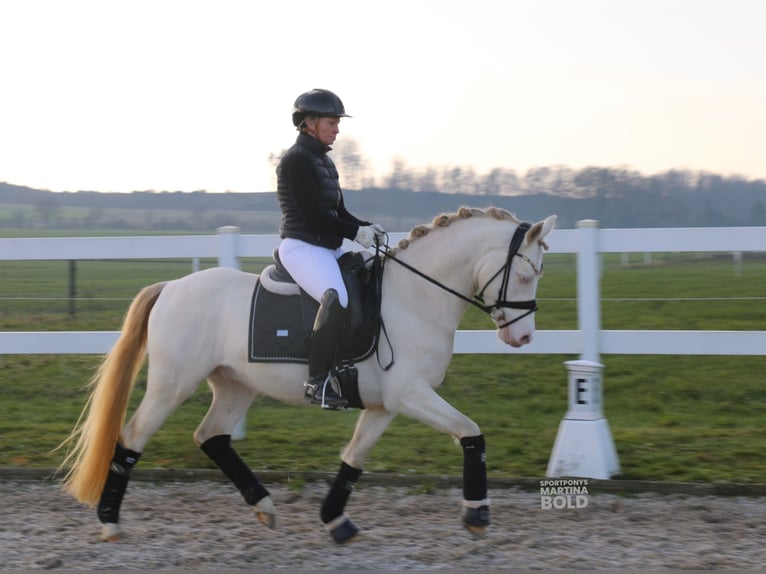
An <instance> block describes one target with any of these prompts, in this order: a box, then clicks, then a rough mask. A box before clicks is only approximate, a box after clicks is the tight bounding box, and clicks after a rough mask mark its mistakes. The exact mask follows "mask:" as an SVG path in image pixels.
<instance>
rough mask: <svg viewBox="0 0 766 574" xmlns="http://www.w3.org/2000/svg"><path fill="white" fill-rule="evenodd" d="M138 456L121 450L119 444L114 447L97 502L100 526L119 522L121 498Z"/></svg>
mask: <svg viewBox="0 0 766 574" xmlns="http://www.w3.org/2000/svg"><path fill="white" fill-rule="evenodd" d="M140 456H141V453H140V452H135V451H133V450H130V449H127V448H123V446H122V445H121V444H120V443H119V442H118V443H117V444H116V445H115V447H114V456H113V457H112V464H111V465H109V474H108V475H107V477H106V483H105V484H104V489H103V490H102V491H101V499H100V500H99V501H98V510H97V512H98V519H99V520H100V521H101V523H102V524H117V523H118V522H119V521H120V506H121V505H122V498H123V496H125V491H126V490H127V488H128V481H129V480H130V473H131V471H132V470H133V467H134V466H135V464H136V463H137V462H138V459H139V457H140Z"/></svg>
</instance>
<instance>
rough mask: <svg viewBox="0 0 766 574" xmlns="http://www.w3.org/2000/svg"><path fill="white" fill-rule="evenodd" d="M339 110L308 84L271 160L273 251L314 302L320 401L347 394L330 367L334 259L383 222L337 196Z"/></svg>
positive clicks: (343, 305) (310, 388)
mask: <svg viewBox="0 0 766 574" xmlns="http://www.w3.org/2000/svg"><path fill="white" fill-rule="evenodd" d="M347 117H351V116H348V115H346V110H345V108H344V107H343V102H341V100H340V98H339V97H338V96H337V95H335V94H334V93H332V92H331V91H329V90H311V91H308V92H305V93H303V94H301V95H300V96H298V98H297V99H296V100H295V103H294V105H293V125H294V126H295V127H296V129H297V130H298V131H299V132H300V133H299V134H298V137H297V139H296V141H295V144H293V146H292V147H291V148H290V149H288V150H287V151H286V152H285V154H284V155H283V156H282V159H281V160H280V162H279V165H278V166H277V198H278V199H279V206H280V209H281V211H282V222H281V225H280V228H279V235H280V237H281V238H282V241H281V242H280V244H279V258H280V259H281V261H282V264H283V265H284V267H285V268H286V269H287V271H288V272H289V273H290V275H292V277H293V279H294V280H295V282H296V283H298V285H300V287H301V288H302V289H303V290H304V291H306V292H307V293H308V294H309V295H310V296H311V297H313V298H314V299H316V300H317V301H318V302H319V303H320V307H319V311H318V312H317V315H316V319H315V321H314V327H313V331H312V333H311V342H310V346H309V378H308V380H307V381H306V382H305V383H304V387H305V389H306V393H305V396H306V400H307V401H309V402H311V403H313V404H320V405H322V407H323V408H329V409H337V408H343V407H345V406H346V405H347V404H348V401H346V399H344V398H343V397H341V396H339V395H338V393H337V392H336V391H335V389H333V384H335V385H337V380H336V379H335V377H334V376H333V373H332V367H333V361H334V355H335V350H336V346H337V342H338V337H339V335H340V332H341V328H342V327H343V323H344V321H345V319H346V310H347V307H348V293H347V291H346V286H345V284H344V282H343V277H342V276H341V272H340V268H339V266H338V263H337V259H338V258H339V257H340V256H341V255H342V254H343V253H344V252H345V251H346V250H344V249H343V248H342V247H341V245H342V243H343V238H348V239H352V240H354V241H356V242H357V243H359V244H360V245H361V246H362V247H364V248H365V249H366V248H369V247H370V246H371V245H372V243H373V241H374V240H375V238H376V237H378V238H380V237H382V234H383V233H384V231H383V228H382V227H381V226H379V225H377V224H372V223H370V222H368V221H363V220H361V219H357V218H356V217H354V216H353V215H352V214H351V213H349V211H348V210H347V209H346V206H345V205H344V203H343V193H342V192H341V189H340V183H339V178H338V170H337V169H336V168H335V164H334V163H333V161H332V160H331V159H330V157H329V156H328V155H327V152H328V151H330V149H331V148H330V144H332V143H334V142H335V137H336V136H337V135H338V133H339V129H338V125H339V124H340V119H341V118H347Z"/></svg>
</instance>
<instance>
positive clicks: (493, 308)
mask: <svg viewBox="0 0 766 574" xmlns="http://www.w3.org/2000/svg"><path fill="white" fill-rule="evenodd" d="M531 227H532V226H531V225H530V224H529V223H521V224H519V226H518V227H517V228H516V231H514V233H513V237H511V243H510V245H509V246H508V256H507V257H506V259H505V264H503V266H502V267H501V268H500V269H498V270H497V272H496V273H495V274H494V275H492V277H490V278H489V280H488V281H487V282H486V283H485V284H484V287H482V288H481V289H480V290H479V292H478V293H476V294H475V295H474V296H473V297H472V298H469V297H466V296H465V295H463V294H462V293H459V292H457V291H455V290H454V289H452V288H450V287H447V286H446V285H444V284H443V283H440V282H439V281H437V280H436V279H434V278H433V277H429V276H428V275H426V274H425V273H423V272H422V271H420V270H419V269H417V268H415V267H413V266H412V265H410V264H408V263H405V262H404V261H402V260H401V259H397V258H396V257H395V256H394V255H393V254H392V253H391V251H390V250H387V251H386V253H385V255H386V259H390V260H392V261H396V262H397V263H398V264H399V265H401V266H402V267H404V268H406V269H408V270H409V271H412V272H413V273H415V275H418V276H420V277H422V278H423V279H425V280H426V281H429V282H430V283H433V284H434V285H436V286H437V287H440V288H441V289H443V290H444V291H447V292H448V293H451V294H452V295H454V296H456V297H458V298H460V299H462V300H463V301H466V302H468V303H470V304H471V305H473V306H474V307H476V308H477V309H481V310H482V311H484V312H485V313H487V314H488V315H489V316H490V317H491V318H492V320H493V321H494V322H495V324H496V325H497V328H498V329H504V328H505V327H507V326H508V325H513V324H514V323H515V322H516V321H520V320H521V319H523V318H524V317H526V316H527V315H531V314H532V313H534V312H535V311H537V309H538V306H537V300H536V299H530V300H529V301H506V300H505V299H502V297H503V296H504V295H505V293H506V291H507V289H508V283H509V282H510V277H511V265H512V263H513V258H514V257H519V258H521V259H522V260H524V261H526V262H527V263H529V265H531V266H532V269H533V270H534V272H535V274H536V275H541V274H542V271H543V270H542V266H541V268H540V269H538V268H537V265H535V263H534V262H533V261H532V260H531V259H530V258H529V257H527V256H526V255H524V254H522V253H519V248H520V247H521V244H522V242H523V241H524V236H525V235H526V234H527V231H529V229H530V228H531ZM378 248H380V247H378ZM386 249H387V247H386ZM501 273H502V275H503V279H502V281H501V283H500V290H499V291H498V294H497V300H496V301H495V302H494V303H493V304H492V305H487V304H486V303H485V302H484V292H485V291H486V290H487V287H489V284H490V283H492V281H494V280H495V279H496V278H497V277H498V275H500V274H501ZM504 308H506V309H522V310H526V313H523V314H521V315H519V316H518V317H516V318H515V319H511V320H510V321H508V322H506V323H503V324H502V325H500V324H498V322H499V321H500V320H501V319H502V318H504V316H505V315H504V313H503V312H502V310H503V309H504ZM498 311H499V313H498Z"/></svg>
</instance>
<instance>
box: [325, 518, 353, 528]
mask: <svg viewBox="0 0 766 574" xmlns="http://www.w3.org/2000/svg"><path fill="white" fill-rule="evenodd" d="M346 520H348V516H346V515H345V514H341V515H340V516H339V517H338V518H335V519H334V520H331V521H330V522H328V523H327V524H325V528H327V530H330V531H332V530H335V529H336V528H337V527H338V526H340V525H341V524H343V523H344V522H346Z"/></svg>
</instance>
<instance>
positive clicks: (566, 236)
mask: <svg viewBox="0 0 766 574" xmlns="http://www.w3.org/2000/svg"><path fill="white" fill-rule="evenodd" d="M404 235H405V234H403V233H394V234H391V240H392V242H396V241H399V240H400V239H401V238H402V237H404ZM278 243H279V238H278V237H277V236H276V235H241V234H240V233H239V230H238V229H237V228H234V227H222V228H220V229H219V230H218V234H217V235H210V236H177V237H94V238H82V237H80V238H55V239H40V238H34V239H0V260H14V261H23V260H84V259H166V258H167V259H170V258H174V259H176V258H186V257H188V258H190V259H196V258H203V257H204V258H216V257H217V258H218V264H219V265H221V266H227V267H239V258H240V257H268V256H270V255H271V253H272V251H273V249H274V248H275V247H276V246H277V245H278ZM550 243H551V245H552V248H551V251H552V252H553V253H576V254H577V313H578V329H576V330H571V331H565V330H557V331H545V330H542V331H537V334H536V336H535V340H534V341H533V342H532V343H531V344H530V345H527V346H525V347H522V348H520V349H512V348H510V347H508V346H506V345H504V344H503V343H502V342H500V341H499V340H498V338H497V337H496V334H495V331H494V330H492V331H458V333H457V336H456V337H455V345H454V351H455V352H456V353H483V354H486V353H490V354H503V353H541V354H542V353H546V354H550V353H555V354H577V355H579V356H580V359H579V360H577V361H568V362H567V363H566V367H567V369H568V370H569V382H568V393H569V410H568V412H567V413H566V415H565V416H564V419H563V420H562V421H561V424H560V426H559V430H558V433H557V436H556V442H555V443H554V445H553V451H552V453H551V457H550V461H549V464H548V470H547V472H546V475H547V476H579V477H589V478H600V479H606V478H610V477H611V476H614V475H616V474H619V470H620V466H619V461H618V458H617V451H616V449H615V446H614V443H613V441H612V437H611V432H610V430H609V425H608V422H607V420H606V418H605V416H604V413H603V411H602V404H603V385H602V383H601V378H600V373H601V368H602V367H603V365H601V364H600V363H599V358H600V355H601V354H602V353H605V354H644V355H668V354H670V355H766V331H739V332H738V331H650V330H638V331H605V330H602V329H601V293H600V279H601V265H600V264H601V254H602V253H623V254H626V253H634V252H641V253H651V252H734V253H741V252H747V251H766V227H734V228H718V227H714V228H684V229H679V228H675V229H664V228H663V229H599V228H598V223H597V222H596V221H593V220H584V221H580V222H578V225H577V229H574V230H557V231H555V232H554V234H553V235H552V237H551V239H550ZM118 335H119V332H117V331H97V332H83V331H74V332H72V331H68V332H49V331H47V332H39V331H36V332H0V354H6V355H7V354H104V353H106V352H108V351H109V349H111V347H112V346H113V345H114V343H115V341H116V340H117V337H118ZM244 424H245V422H244V419H243V421H241V422H240V424H239V425H238V427H237V429H236V430H235V433H234V437H235V438H242V437H243V436H244V432H245V431H244Z"/></svg>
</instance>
